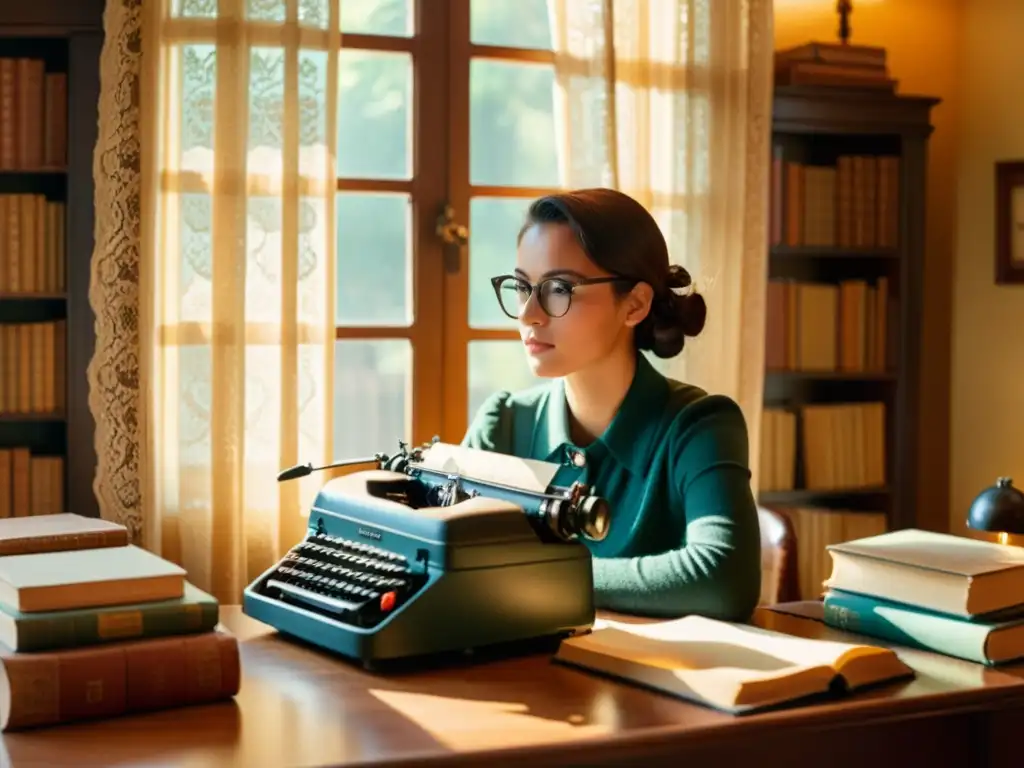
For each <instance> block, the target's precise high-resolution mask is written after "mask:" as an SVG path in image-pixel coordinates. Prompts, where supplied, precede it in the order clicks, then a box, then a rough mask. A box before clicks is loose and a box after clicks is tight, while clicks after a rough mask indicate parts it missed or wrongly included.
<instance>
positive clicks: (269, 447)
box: [140, 0, 340, 602]
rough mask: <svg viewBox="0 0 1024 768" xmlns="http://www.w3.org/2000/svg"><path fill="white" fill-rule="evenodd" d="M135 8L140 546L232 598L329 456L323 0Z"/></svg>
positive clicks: (290, 529)
mask: <svg viewBox="0 0 1024 768" xmlns="http://www.w3.org/2000/svg"><path fill="white" fill-rule="evenodd" d="M143 13H144V14H145V17H144V23H143V31H144V39H143V51H144V52H145V58H144V63H143V69H142V125H141V137H142V153H141V156H142V161H143V166H142V179H141V183H142V190H141V205H142V209H143V210H144V211H145V212H146V214H145V216H144V217H143V219H142V230H141V260H140V265H141V273H140V284H141V290H140V294H141V297H142V298H141V302H140V307H141V309H142V312H141V318H140V325H141V328H142V331H141V333H140V335H141V338H142V339H143V343H142V345H141V349H142V353H143V354H142V381H143V394H142V398H143V400H144V403H145V408H144V409H143V412H144V414H145V417H146V418H147V419H148V421H147V425H148V429H147V431H146V442H145V444H144V445H143V446H142V449H143V451H144V453H145V456H146V459H145V461H143V462H141V474H142V480H143V484H142V493H143V505H142V508H143V515H142V518H143V533H144V540H145V542H146V545H147V547H148V548H150V549H152V550H154V551H156V552H159V553H161V554H162V555H163V556H165V557H169V558H171V559H173V560H175V561H177V562H180V563H181V564H182V565H183V566H184V567H186V568H187V569H188V572H189V575H190V578H191V579H192V580H193V581H194V582H195V583H196V584H197V585H199V586H201V587H203V588H206V589H208V590H210V591H211V592H212V593H213V594H214V595H215V596H217V597H218V598H220V599H222V600H225V601H231V602H237V601H238V599H239V598H240V596H241V591H242V589H243V588H244V586H245V585H246V583H248V582H249V581H250V580H251V579H253V578H254V577H255V576H256V575H258V573H259V572H261V571H262V570H263V569H265V568H267V567H269V566H270V565H271V564H272V563H273V562H274V561H276V559H277V558H278V557H280V554H281V550H282V548H283V547H287V546H288V545H290V544H292V543H294V542H295V541H298V540H299V539H300V538H301V536H302V533H303V530H304V519H303V510H305V509H307V508H308V503H309V502H310V501H311V497H312V494H314V493H315V491H316V489H317V488H318V487H319V485H321V484H322V483H323V479H324V478H323V477H322V476H320V477H311V478H310V479H309V483H307V484H306V485H303V484H302V482H292V483H284V484H280V485H279V484H278V483H277V482H276V474H277V472H278V470H279V469H280V468H281V467H282V466H288V465H290V464H294V463H297V462H298V461H299V460H300V458H301V460H303V461H313V462H314V463H322V462H321V461H320V460H325V461H326V460H327V459H328V457H329V456H330V455H331V444H330V443H331V432H330V425H331V424H332V418H331V391H332V372H333V370H334V363H333V357H332V355H333V348H334V317H333V285H334V272H333V252H334V226H335V225H334V216H335V212H334V211H335V207H334V196H335V188H336V178H337V175H336V173H335V166H334V164H335V156H334V155H335V148H334V142H335V136H336V130H335V122H334V121H335V108H336V105H335V103H334V102H335V100H336V94H337V82H336V80H337V56H338V49H339V47H340V39H339V32H338V29H339V24H338V16H337V14H338V3H337V2H332V1H331V0H153V2H148V0H147V2H146V3H145V6H144V11H143ZM147 340H151V342H152V348H151V349H147V347H149V346H150V345H149V344H147V343H146V342H147Z"/></svg>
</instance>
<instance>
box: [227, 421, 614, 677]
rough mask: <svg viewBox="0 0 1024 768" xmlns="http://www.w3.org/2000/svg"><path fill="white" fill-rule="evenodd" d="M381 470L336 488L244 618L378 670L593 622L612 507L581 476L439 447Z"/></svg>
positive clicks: (318, 504) (387, 462)
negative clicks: (600, 545)
mask: <svg viewBox="0 0 1024 768" xmlns="http://www.w3.org/2000/svg"><path fill="white" fill-rule="evenodd" d="M364 461H366V460H354V461H352V462H344V463H352V464H354V463H357V462H359V463H362V462H364ZM372 462H373V463H375V464H376V465H377V468H376V469H370V470H364V471H358V472H354V473H352V474H349V475H346V476H344V477H339V478H335V479H332V480H330V481H328V482H327V483H326V484H325V485H324V487H323V488H322V489H321V490H320V492H319V493H318V494H317V497H316V500H315V501H314V503H313V506H312V509H311V510H310V514H309V523H308V528H307V533H306V537H305V538H304V539H303V540H302V541H301V542H299V543H298V544H297V545H295V546H294V547H292V548H291V550H290V551H289V552H288V553H287V554H286V555H285V557H284V558H283V559H282V560H281V561H280V562H279V563H277V565H275V566H274V567H272V568H270V569H269V570H267V571H266V572H265V573H263V574H262V575H261V576H260V577H259V578H257V579H256V580H255V581H254V582H253V583H252V584H250V585H249V586H248V587H247V588H246V590H245V593H244V596H243V610H244V611H245V613H247V614H248V615H250V616H252V617H253V618H256V619H258V620H260V621H263V622H265V623H267V624H270V625H271V626H274V627H275V628H277V629H278V630H279V631H281V632H282V633H284V634H289V635H294V636H296V637H299V638H301V639H303V640H305V641H307V642H311V643H313V644H316V645H319V646H321V647H323V648H326V649H328V650H331V651H333V652H336V653H339V654H342V655H344V656H347V657H350V658H353V659H357V660H359V661H361V662H363V663H364V664H367V665H371V664H375V663H379V662H384V661H388V660H396V659H400V658H409V657H417V656H428V655H431V654H435V653H443V652H450V651H466V650H472V649H475V648H480V647H485V646H490V645H496V644H505V643H510V642H516V641H520V640H530V639H535V638H542V637H546V636H552V637H557V636H565V635H569V634H573V633H576V632H579V631H582V630H586V629H589V628H590V627H591V625H592V624H593V621H594V603H593V574H592V566H591V556H590V552H589V550H588V549H587V548H586V546H585V545H584V544H583V542H582V540H581V539H593V540H600V539H602V538H604V536H605V535H606V534H607V531H608V522H609V510H608V505H607V504H606V503H605V501H604V500H603V499H601V498H600V497H597V496H593V495H591V494H590V493H589V489H588V488H587V486H585V485H583V484H581V483H579V482H577V481H576V480H575V479H574V476H575V475H577V474H578V470H577V469H575V468H574V467H572V466H569V465H566V466H561V465H556V464H550V463H546V462H533V461H525V460H522V459H516V458H514V457H508V456H503V455H500V454H494V453H490V452H484V451H475V450H472V449H466V448H461V447H457V446H452V445H448V444H444V443H439V442H436V441H435V442H434V443H432V444H429V445H427V446H422V447H417V448H414V449H410V448H409V447H408V446H406V445H404V444H400V450H399V452H398V453H396V454H395V455H394V456H390V457H389V456H386V455H383V454H378V455H377V456H375V457H374V458H373V459H372ZM331 466H336V465H331ZM312 471H315V468H313V467H311V466H309V465H303V466H300V467H295V468H292V469H290V470H286V471H285V472H283V473H282V474H281V475H280V476H279V479H282V480H288V479H292V478H294V477H299V476H302V475H305V474H309V473H310V472H312Z"/></svg>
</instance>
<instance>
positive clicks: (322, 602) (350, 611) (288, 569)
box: [265, 533, 424, 627]
mask: <svg viewBox="0 0 1024 768" xmlns="http://www.w3.org/2000/svg"><path fill="white" fill-rule="evenodd" d="M423 578H424V577H422V576H420V575H418V574H416V573H414V572H413V570H412V569H411V568H410V567H409V563H408V561H407V560H406V558H405V557H403V556H402V555H399V554H396V553H395V552H389V551H387V550H384V549H380V548H378V547H373V546H370V545H369V544H364V543H362V542H360V541H353V540H351V539H342V538H339V537H337V536H328V535H327V534H324V533H317V534H315V535H313V536H310V537H309V538H307V539H306V540H304V541H302V542H301V543H299V544H297V545H296V546H295V547H293V548H292V550H291V551H290V552H289V553H288V554H287V555H286V556H285V558H284V559H283V560H282V561H281V562H280V563H279V564H278V566H277V568H276V569H275V571H274V572H273V573H272V574H271V575H270V577H269V578H268V579H267V581H266V586H265V591H266V593H267V594H268V595H269V596H271V597H275V598H277V599H279V600H282V601H285V602H290V603H298V604H302V605H303V606H304V607H306V608H310V609H313V610H315V611H317V612H319V613H323V614H326V615H328V616H331V617H332V618H334V619H337V620H339V621H343V622H346V623H348V624H353V625H355V626H360V627H366V626H372V625H374V624H376V623H377V622H379V621H380V620H381V619H382V618H383V617H384V616H386V615H387V614H388V613H389V612H390V611H393V610H394V609H395V608H396V607H397V606H399V605H400V604H401V603H402V602H403V601H404V600H405V599H406V598H407V597H408V596H409V595H410V594H412V592H414V591H415V590H416V589H417V588H418V587H419V586H420V584H421V583H422V580H423Z"/></svg>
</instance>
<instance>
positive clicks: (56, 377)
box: [0, 0, 103, 516]
mask: <svg viewBox="0 0 1024 768" xmlns="http://www.w3.org/2000/svg"><path fill="white" fill-rule="evenodd" d="M102 42H103V2H102V0H79V1H78V2H67V1H66V0H35V1H34V2H33V3H26V4H6V5H5V7H4V8H3V9H0V516H6V515H12V514H32V513H39V512H48V511H51V512H52V511H63V510H67V511H74V512H78V513H80V514H84V515H90V516H95V515H97V514H98V509H97V505H96V501H95V494H94V493H93V491H92V482H93V478H94V476H95V467H96V458H95V448H94V447H93V432H94V425H93V422H92V417H91V415H90V413H89V409H88V384H87V380H86V368H87V366H88V363H89V360H90V359H91V357H92V353H93V347H94V343H95V340H94V330H93V329H94V318H93V314H92V310H91V307H90V306H89V301H88V292H89V279H90V261H91V259H92V251H93V225H94V211H93V197H94V195H93V179H92V173H93V150H94V148H95V146H96V139H97V117H98V112H97V110H98V107H97V105H98V102H99V56H100V51H101V49H102ZM54 489H56V492H54Z"/></svg>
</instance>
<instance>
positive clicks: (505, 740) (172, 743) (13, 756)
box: [0, 606, 1024, 768]
mask: <svg viewBox="0 0 1024 768" xmlns="http://www.w3.org/2000/svg"><path fill="white" fill-rule="evenodd" d="M222 622H223V624H224V625H225V626H226V627H228V628H229V629H230V630H232V631H233V632H235V633H236V635H237V636H238V637H239V639H240V640H241V641H242V643H241V648H242V664H243V679H242V689H241V692H240V693H239V695H238V696H237V697H236V699H235V700H234V701H233V702H230V703H225V704H217V705H211V706H200V707H191V708H185V709H179V710H174V711H167V712H159V713H154V714H148V715H141V716H130V717H124V718H117V719H112V720H107V721H100V722H93V723H82V724H72V725H65V726H60V727H54V728H48V729H45V730H39V731H28V732H21V733H9V734H6V735H5V736H4V737H3V739H2V742H0V746H2V748H3V752H4V753H6V754H3V755H2V756H3V757H4V758H6V760H0V762H2V763H3V764H4V765H12V766H19V765H67V764H72V763H73V764H76V765H80V764H84V763H82V762H80V761H81V760H82V759H83V756H84V755H86V754H88V753H89V752H93V753H94V754H95V755H96V759H97V760H100V759H101V760H102V764H104V765H147V766H154V765H188V766H190V767H193V766H201V765H240V766H247V768H256V767H258V766H264V765H273V766H282V765H305V766H313V765H316V766H323V765H353V764H364V763H372V764H374V765H397V764H402V763H403V762H404V761H409V764H413V763H415V764H416V765H436V764H444V765H455V764H459V765H463V764H464V765H470V764H479V765H488V766H496V765H499V764H500V763H501V761H500V760H499V755H497V754H491V755H487V756H484V755H481V754H480V751H489V750H515V751H519V750H525V754H526V755H527V756H530V757H533V758H535V759H531V768H535V766H536V765H539V764H540V763H542V762H543V763H544V764H549V763H553V762H557V761H559V760H562V759H564V760H565V761H566V762H567V763H568V762H569V761H570V760H571V761H577V762H580V763H586V762H588V758H587V755H588V754H592V755H595V756H596V755H600V756H601V757H602V758H608V755H609V754H616V753H618V754H622V755H625V754H626V752H627V751H628V752H629V753H630V754H636V753H639V754H643V753H645V752H647V751H649V750H655V751H657V750H663V749H665V745H666V743H668V742H671V743H672V744H673V745H674V746H673V749H674V748H676V747H678V746H681V745H685V744H686V743H688V742H690V741H693V740H699V741H706V740H708V739H713V740H714V739H717V740H735V739H737V738H738V737H743V738H750V737H751V736H753V735H754V734H757V733H759V732H760V733H766V732H775V733H778V730H779V728H780V726H785V727H787V728H791V729H792V728H794V727H795V728H798V729H799V728H810V729H815V728H817V729H819V730H820V729H822V728H827V727H829V723H832V724H833V726H834V725H835V724H836V722H837V721H847V722H849V721H850V720H851V719H853V720H856V721H857V722H861V723H862V722H869V721H872V720H879V721H881V720H886V721H891V720H893V719H903V718H907V717H911V718H913V717H918V716H921V715H922V714H926V713H931V715H930V716H934V717H940V716H943V717H945V716H949V715H952V714H956V713H962V712H969V711H978V710H995V709H1008V708H1013V709H1016V708H1021V707H1024V680H1021V679H1020V678H1018V677H1017V676H1016V675H1015V674H1012V672H1013V670H1011V673H1007V672H1005V671H996V670H992V669H986V668H984V667H981V666H978V665H975V664H970V663H967V662H961V661H958V660H955V659H951V658H946V657H942V656H938V655H935V654H930V653H924V652H919V651H901V655H902V657H903V658H904V660H905V661H907V663H909V664H910V665H911V666H912V667H914V669H915V671H916V672H917V676H916V678H915V679H914V680H911V681H906V682H900V683H895V684H891V685H887V686H885V687H882V688H879V689H875V690H873V691H869V692H864V693H861V694H859V695H856V696H852V697H849V698H847V699H844V700H843V701H838V702H836V703H827V704H820V705H813V706H805V707H800V708H795V709H790V710H785V711H776V712H772V713H766V714H760V715H747V716H744V717H733V716H729V715H725V714H721V713H718V712H715V711H713V710H709V709H706V708H703V707H699V706H696V705H693V704H688V703H686V702H683V701H678V700H675V699H673V698H669V697H667V696H662V695H659V694H656V693H652V692H648V691H644V690H641V689H638V688H634V687H631V686H629V685H626V684H623V683H617V682H614V681H610V680H605V679H602V678H598V677H594V676H591V675H588V674H585V673H583V672H580V671H576V670H574V669H571V668H567V667H564V666H561V665H557V664H554V663H552V662H551V661H550V658H549V657H548V656H546V655H540V656H538V655H533V656H528V657H520V658H515V659H506V660H495V661H490V662H485V663H482V664H479V665H476V666H464V667H460V668H447V669H439V670H432V671H421V672H417V673H403V674H401V675H400V676H394V677H392V676H388V677H385V676H375V675H372V674H370V673H368V672H365V671H363V670H362V668H361V667H357V666H354V665H352V664H349V663H347V662H345V661H342V660H340V659H338V658H336V657H333V656H330V655H328V654H326V653H321V652H319V651H317V650H314V649H311V648H309V647H306V646H301V645H298V644H296V643H294V642H290V641H288V640H286V639H284V638H282V637H280V636H279V635H278V634H277V633H276V632H275V631H274V630H273V629H272V628H270V627H267V626H265V625H263V624H260V623H258V622H255V621H253V620H252V619H249V618H248V617H246V616H244V615H243V614H242V613H241V612H240V610H239V609H238V608H237V607H234V606H232V607H224V608H222ZM757 623H758V624H761V625H762V626H769V627H771V628H774V629H779V630H782V631H786V632H788V633H790V634H794V635H801V636H810V637H830V638H834V639H846V640H849V639H850V638H852V637H854V636H851V635H848V634H846V633H841V632H836V631H834V630H830V629H828V628H826V627H824V626H823V625H822V624H820V623H819V622H816V621H811V620H808V619H801V618H798V617H795V616H791V615H785V614H780V613H776V612H761V613H760V614H759V618H758V619H757ZM652 745H653V746H652ZM659 745H660V746H659ZM474 753H475V754H474ZM521 754H524V753H521ZM652 754H653V752H652ZM70 755H76V756H77V757H76V758H74V759H72V758H71V757H69V756H70ZM101 756H102V758H101ZM509 756H511V755H509Z"/></svg>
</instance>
